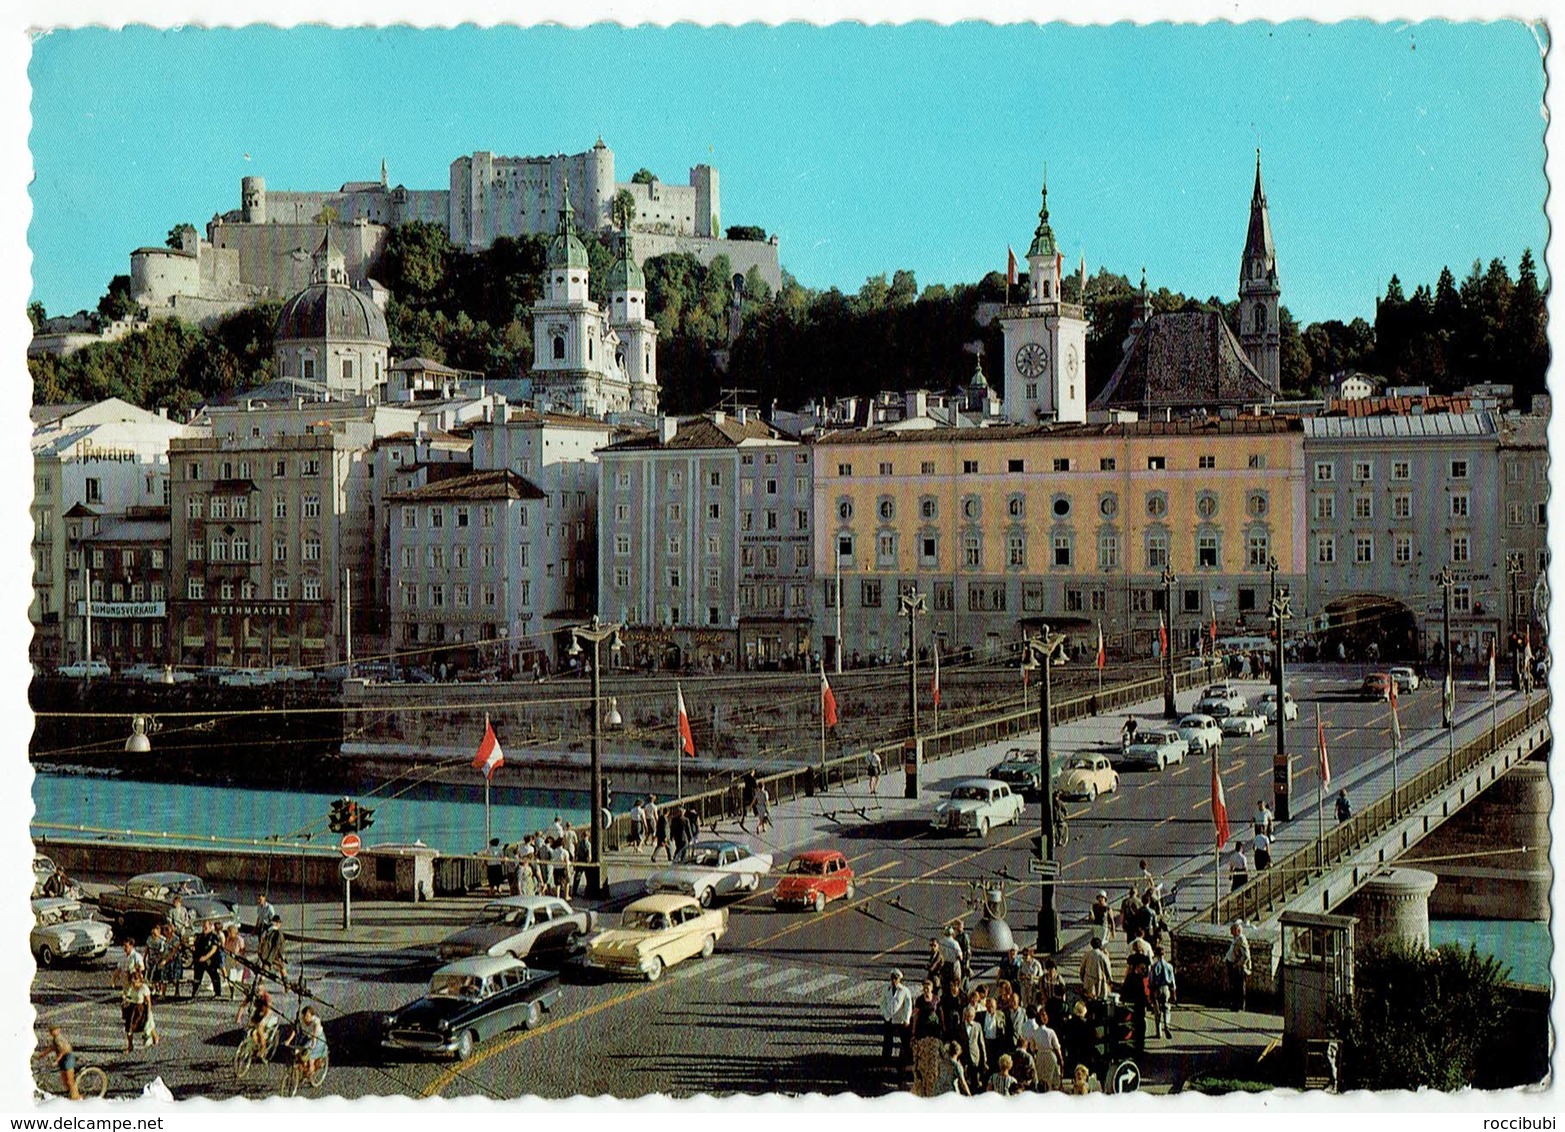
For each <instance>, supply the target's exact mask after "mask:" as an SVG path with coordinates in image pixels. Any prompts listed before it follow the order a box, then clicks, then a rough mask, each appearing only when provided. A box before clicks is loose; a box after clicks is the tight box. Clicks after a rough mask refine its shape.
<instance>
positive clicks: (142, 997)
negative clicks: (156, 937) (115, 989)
mask: <svg viewBox="0 0 1565 1132" xmlns="http://www.w3.org/2000/svg"><path fill="white" fill-rule="evenodd" d="M120 1017H121V1018H122V1019H124V1022H125V1052H126V1053H129V1052H131V1051H132V1050H134V1049H135V1048H136V1037H137V1035H138V1034H139V1035H142V1036H143V1038H144V1039H145V1044H146V1045H149V1046H150V1045H154V1044H156V1043H157V1040H158V1035H157V1028H156V1027H155V1026H154V1025H153V1024H152V988H151V987H149V986H148V985H147V980H146V979H145V977H143V975H142V973H141V972H140V971H133V972H131V976H130V981H129V982H128V983H126V984H125V989H124V990H123V991H121V992H120Z"/></svg>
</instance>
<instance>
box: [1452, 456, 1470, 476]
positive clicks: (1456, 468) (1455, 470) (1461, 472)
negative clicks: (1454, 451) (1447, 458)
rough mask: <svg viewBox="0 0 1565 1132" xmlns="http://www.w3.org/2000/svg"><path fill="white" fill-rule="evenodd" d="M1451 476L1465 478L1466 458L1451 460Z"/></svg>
mask: <svg viewBox="0 0 1565 1132" xmlns="http://www.w3.org/2000/svg"><path fill="white" fill-rule="evenodd" d="M1451 478H1452V479H1454V480H1465V479H1466V478H1467V461H1466V460H1452V461H1451Z"/></svg>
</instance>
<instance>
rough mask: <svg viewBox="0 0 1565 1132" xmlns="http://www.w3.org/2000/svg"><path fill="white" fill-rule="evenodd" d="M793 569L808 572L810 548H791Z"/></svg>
mask: <svg viewBox="0 0 1565 1132" xmlns="http://www.w3.org/2000/svg"><path fill="white" fill-rule="evenodd" d="M793 568H794V569H795V570H808V569H809V568H810V548H809V547H807V546H796V547H794V548H793Z"/></svg>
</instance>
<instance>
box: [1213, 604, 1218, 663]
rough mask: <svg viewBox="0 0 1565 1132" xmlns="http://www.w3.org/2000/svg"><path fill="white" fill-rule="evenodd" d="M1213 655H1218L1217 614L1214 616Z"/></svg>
mask: <svg viewBox="0 0 1565 1132" xmlns="http://www.w3.org/2000/svg"><path fill="white" fill-rule="evenodd" d="M1212 655H1213V656H1216V655H1217V614H1215V613H1214V614H1212Z"/></svg>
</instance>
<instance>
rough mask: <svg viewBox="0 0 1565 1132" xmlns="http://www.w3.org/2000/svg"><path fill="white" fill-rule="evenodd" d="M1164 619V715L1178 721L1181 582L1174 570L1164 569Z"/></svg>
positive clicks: (1168, 567)
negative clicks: (1177, 595)
mask: <svg viewBox="0 0 1565 1132" xmlns="http://www.w3.org/2000/svg"><path fill="white" fill-rule="evenodd" d="M1161 580H1162V583H1163V617H1164V619H1165V620H1166V621H1167V622H1168V628H1167V633H1168V641H1167V643H1166V644H1165V646H1164V648H1163V714H1164V716H1166V717H1167V718H1169V719H1178V718H1179V712H1178V710H1177V709H1176V708H1175V707H1174V583H1175V582H1177V581H1179V579H1178V578H1176V577H1175V576H1174V571H1173V568H1172V567H1170V566H1164V567H1163V577H1162V579H1161Z"/></svg>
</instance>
